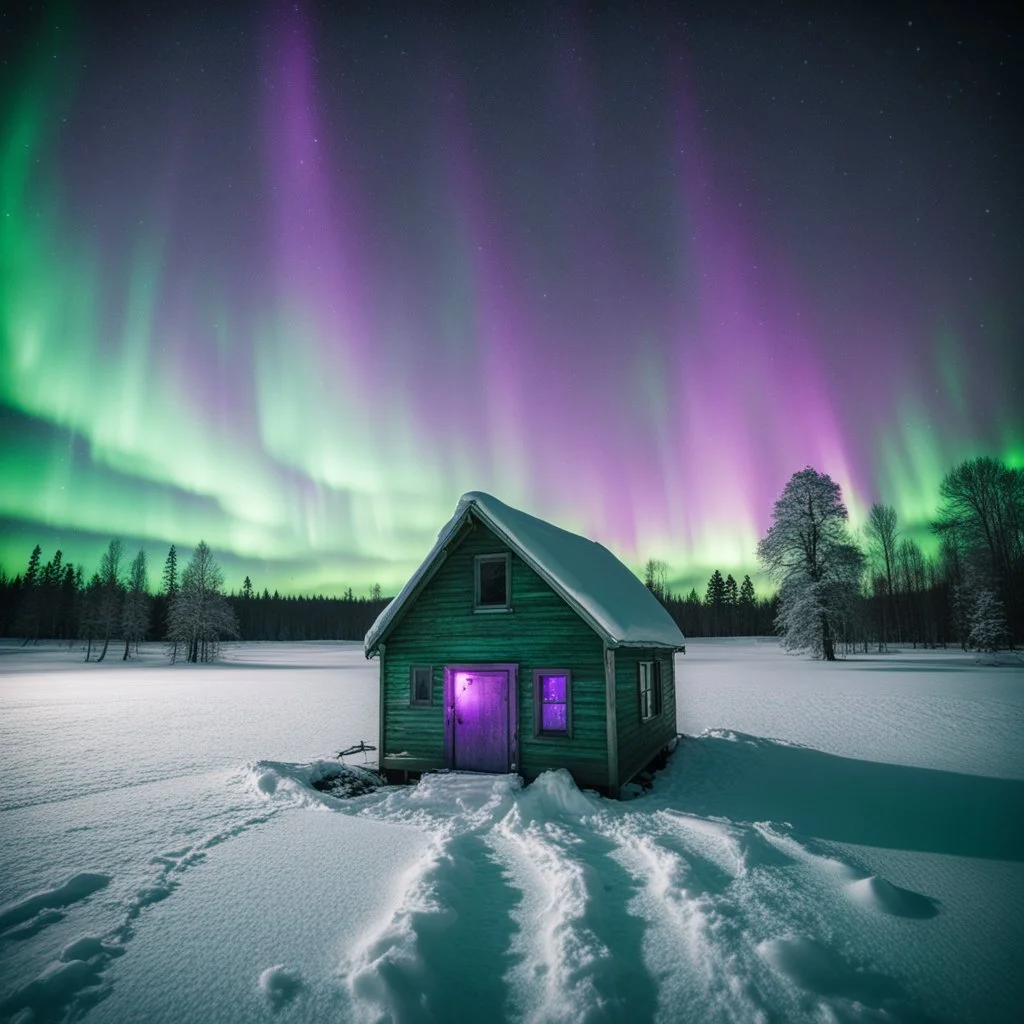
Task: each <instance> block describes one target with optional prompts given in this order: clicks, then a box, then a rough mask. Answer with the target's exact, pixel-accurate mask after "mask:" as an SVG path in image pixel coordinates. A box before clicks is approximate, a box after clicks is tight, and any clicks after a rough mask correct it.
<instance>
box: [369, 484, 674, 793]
mask: <svg viewBox="0 0 1024 1024" xmlns="http://www.w3.org/2000/svg"><path fill="white" fill-rule="evenodd" d="M684 643H685V638H684V637H683V634H682V633H681V632H680V630H679V627H678V626H677V625H676V624H675V622H674V621H673V620H672V618H671V616H670V615H669V614H668V612H667V611H666V610H665V609H664V607H663V606H662V605H661V603H660V602H659V601H658V599H657V598H656V597H655V596H654V595H653V594H652V593H651V592H650V591H649V590H648V589H647V587H645V586H644V584H643V583H642V582H641V581H640V579H638V578H637V576H636V575H635V574H634V573H632V572H631V571H630V570H629V569H628V568H627V567H626V566H625V565H623V564H622V562H620V561H619V560H618V559H617V558H616V557H615V556H614V555H613V554H612V553H611V552H610V551H608V549H607V548H604V547H602V546H601V545H600V544H597V543H595V542H594V541H591V540H587V539H586V538H584V537H580V536H578V535H576V534H573V533H569V532H568V531H566V530H562V529H560V528H559V527H557V526H553V525H552V524H550V523H547V522H544V521H543V520H541V519H537V518H535V517H534V516H531V515H527V514H526V513H524V512H520V511H518V510H516V509H513V508H510V507H509V506H508V505H505V504H503V503H502V502H500V501H498V500H497V499H496V498H493V497H491V496H490V495H488V494H484V493H482V492H479V491H473V492H470V493H469V494H465V495H463V497H462V498H461V499H460V501H459V503H458V506H457V507H456V509H455V514H454V515H453V516H452V518H451V519H450V520H449V521H448V523H447V524H446V525H445V526H444V527H443V528H442V530H441V532H440V533H439V534H438V538H437V542H436V543H435V544H434V547H433V548H432V549H431V551H430V553H429V554H428V555H427V557H426V558H425V559H424V561H423V563H422V565H420V567H419V568H418V569H417V570H416V572H415V573H414V574H413V576H412V578H411V579H410V580H409V581H408V582H407V583H406V585H405V586H404V587H403V588H402V590H401V592H400V593H399V594H398V596H397V597H396V598H395V599H394V600H393V601H392V602H391V603H390V604H389V605H388V606H387V607H386V608H385V609H384V610H383V611H382V612H381V614H380V616H379V617H378V618H377V621H376V622H375V623H374V624H373V626H372V627H371V628H370V630H369V632H368V633H367V634H366V638H365V653H366V657H367V658H374V657H376V658H378V659H379V660H380V742H379V747H378V750H379V751H380V767H381V769H382V771H383V772H384V774H385V775H386V776H387V778H388V779H389V781H408V780H409V779H414V778H418V777H419V776H420V774H422V773H423V772H427V771H434V770H438V769H452V770H457V771H470V772H502V773H505V772H516V773H518V774H520V775H521V776H523V778H525V779H527V780H530V779H533V778H535V777H536V776H537V775H539V774H540V773H541V772H543V771H547V770H549V769H553V768H566V769H568V770H569V772H570V773H571V774H572V775H573V777H574V779H575V780H576V782H577V784H578V785H579V786H581V787H588V788H593V789H597V790H599V791H601V792H603V793H607V794H609V795H612V796H618V795H619V791H620V790H621V788H622V787H623V786H624V785H625V784H626V783H627V782H629V780H630V779H632V778H633V777H634V776H635V775H636V774H637V773H638V772H640V771H642V770H643V769H644V768H645V767H647V766H649V765H650V764H651V763H652V762H659V761H660V760H663V759H664V757H665V756H666V755H667V753H668V752H669V751H670V750H671V749H672V747H673V746H674V745H675V742H676V735H677V734H676V688H675V668H674V663H673V654H674V653H675V651H677V650H680V649H682V648H683V644H684Z"/></svg>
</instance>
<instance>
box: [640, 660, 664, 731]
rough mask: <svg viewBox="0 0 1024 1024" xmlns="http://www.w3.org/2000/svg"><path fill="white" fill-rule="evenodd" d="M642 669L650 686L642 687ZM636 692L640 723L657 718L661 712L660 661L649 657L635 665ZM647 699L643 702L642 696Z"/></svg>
mask: <svg viewBox="0 0 1024 1024" xmlns="http://www.w3.org/2000/svg"><path fill="white" fill-rule="evenodd" d="M644 668H646V669H647V670H648V672H647V675H648V681H649V683H650V686H648V687H645V686H644ZM636 684H637V687H636V690H637V713H638V715H639V717H640V721H641V722H650V721H651V720H652V719H654V718H657V717H658V716H659V715H660V714H661V713H662V710H663V703H664V702H663V701H662V687H661V661H660V659H659V658H657V657H655V656H654V655H651V656H650V657H649V658H645V659H644V660H643V661H638V662H637V663H636ZM645 694H647V695H648V696H649V699H648V700H647V701H646V702H645V700H644V696H645ZM645 703H647V705H648V707H647V714H644V704H645Z"/></svg>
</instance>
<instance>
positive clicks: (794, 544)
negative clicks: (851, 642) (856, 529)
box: [757, 466, 864, 661]
mask: <svg viewBox="0 0 1024 1024" xmlns="http://www.w3.org/2000/svg"><path fill="white" fill-rule="evenodd" d="M846 521H847V512H846V506H845V505H844V504H843V501H842V495H841V492H840V490H839V485H838V484H836V483H835V482H834V481H833V480H832V479H831V478H830V477H829V476H828V475H827V474H823V473H818V472H817V471H816V470H814V469H812V468H811V467H810V466H808V467H807V468H806V469H803V470H801V471H800V472H798V473H794V474H793V476H792V477H790V479H789V482H788V483H787V484H786V486H785V487H784V488H783V491H782V495H781V497H780V498H779V499H778V501H776V502H775V507H774V508H773V510H772V525H771V526H770V527H769V528H768V532H767V533H766V534H765V536H764V537H763V538H762V539H761V541H760V543H759V544H758V546H757V556H758V558H759V560H760V561H761V564H762V565H763V566H764V568H765V571H766V572H767V573H768V575H769V576H771V577H772V578H773V579H774V580H776V581H777V582H778V583H779V616H778V620H777V625H778V627H779V629H780V631H781V632H782V633H783V636H784V645H785V646H786V648H787V649H788V650H807V651H810V652H811V653H812V654H813V655H814V656H815V657H818V658H824V659H825V660H826V661H835V656H836V655H835V643H836V632H837V630H838V629H839V628H840V626H841V625H842V623H843V622H844V620H845V619H846V618H847V617H848V615H849V613H850V611H851V609H852V608H853V606H854V605H855V603H856V601H857V597H858V595H859V589H860V576H861V571H862V567H863V561H864V558H863V555H861V553H860V551H859V550H858V548H857V547H856V546H855V545H854V544H853V542H852V541H851V540H850V535H849V533H848V531H847V528H846Z"/></svg>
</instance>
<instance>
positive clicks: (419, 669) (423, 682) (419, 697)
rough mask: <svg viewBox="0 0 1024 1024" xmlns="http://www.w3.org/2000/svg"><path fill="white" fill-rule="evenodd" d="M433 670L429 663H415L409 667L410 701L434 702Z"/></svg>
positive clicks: (416, 702)
mask: <svg viewBox="0 0 1024 1024" xmlns="http://www.w3.org/2000/svg"><path fill="white" fill-rule="evenodd" d="M433 676H434V673H433V670H432V669H431V667H430V666H429V665H413V666H412V668H411V669H409V703H410V704H432V703H433V702H434V700H433V690H434V687H433Z"/></svg>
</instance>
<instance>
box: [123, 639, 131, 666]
mask: <svg viewBox="0 0 1024 1024" xmlns="http://www.w3.org/2000/svg"><path fill="white" fill-rule="evenodd" d="M130 646H131V640H127V639H126V640H125V642H124V654H123V655H121V660H122V661H127V660H128V648H129V647H130Z"/></svg>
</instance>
